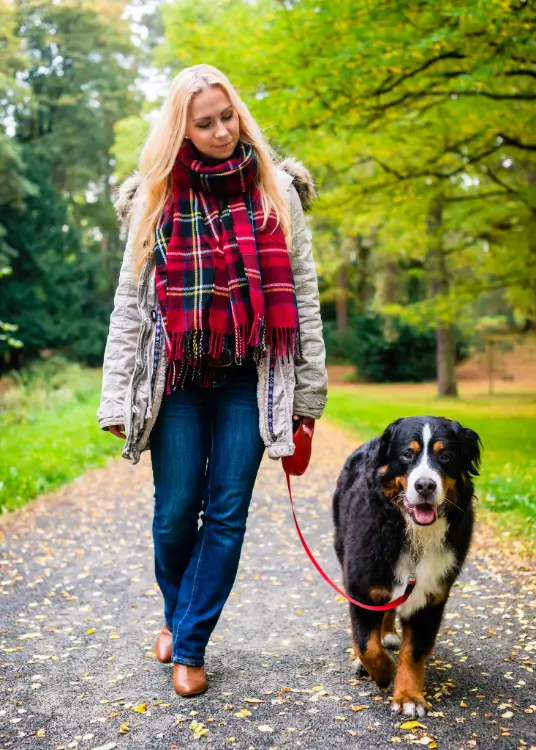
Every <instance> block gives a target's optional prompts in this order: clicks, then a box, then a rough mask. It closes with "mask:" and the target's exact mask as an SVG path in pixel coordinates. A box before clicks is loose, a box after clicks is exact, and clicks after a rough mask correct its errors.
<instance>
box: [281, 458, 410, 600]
mask: <svg viewBox="0 0 536 750" xmlns="http://www.w3.org/2000/svg"><path fill="white" fill-rule="evenodd" d="M286 476H287V487H288V496H289V499H290V508H291V510H292V515H293V517H294V523H295V524H296V531H297V532H298V536H299V537H300V542H301V543H302V546H303V549H304V550H305V551H306V553H307V557H308V558H309V560H310V561H311V562H312V563H313V565H314V566H315V568H316V569H317V570H318V572H319V573H320V575H321V576H322V578H323V579H324V580H325V581H326V582H327V583H329V585H330V586H331V588H332V589H335V591H336V592H337V593H338V594H339V595H340V596H342V597H343V598H344V599H346V601H348V602H350V603H351V604H355V605H356V607H361V608H362V609H371V610H372V611H373V612H386V611H387V610H388V609H395V608H396V607H399V606H400V605H401V604H404V602H405V601H407V599H408V597H409V595H410V594H411V592H412V591H413V589H414V588H415V583H416V581H415V578H410V579H409V581H408V583H407V586H406V590H405V591H404V593H403V594H402V596H399V597H397V598H396V599H393V600H392V601H390V602H387V604H379V605H377V606H374V605H372V604H363V602H358V601H356V600H355V599H352V597H350V596H348V594H345V593H344V591H343V590H342V589H340V588H339V587H338V586H337V585H336V584H335V583H333V581H332V580H331V578H330V577H329V576H328V574H327V573H325V572H324V570H323V569H322V568H321V567H320V564H319V563H318V562H317V561H316V559H315V557H314V555H313V553H312V552H311V550H310V549H309V547H308V546H307V542H306V541H305V539H304V538H303V534H302V533H301V529H300V526H299V524H298V519H297V518H296V512H295V510H294V502H293V501H292V490H291V488H290V474H289V473H288V472H286Z"/></svg>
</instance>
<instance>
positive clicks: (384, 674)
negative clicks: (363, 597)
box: [354, 621, 395, 688]
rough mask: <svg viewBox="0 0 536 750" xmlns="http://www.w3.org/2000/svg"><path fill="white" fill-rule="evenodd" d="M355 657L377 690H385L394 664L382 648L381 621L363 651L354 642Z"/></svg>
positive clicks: (393, 671)
mask: <svg viewBox="0 0 536 750" xmlns="http://www.w3.org/2000/svg"><path fill="white" fill-rule="evenodd" d="M354 649H355V653H356V656H357V657H358V658H359V659H360V660H361V664H362V665H363V666H364V667H365V669H366V670H367V672H368V673H369V675H370V676H371V678H372V679H373V680H374V682H375V683H376V685H377V686H378V687H379V688H386V687H387V686H388V685H389V683H390V682H391V680H392V679H393V675H394V673H395V664H394V662H393V660H392V659H391V657H390V656H389V655H388V654H387V651H385V649H384V647H383V646H382V639H381V621H380V622H378V623H377V624H376V625H375V627H374V630H373V631H372V633H371V634H370V638H369V640H368V643H367V648H366V649H365V651H361V649H360V648H359V646H357V645H356V643H355V642H354Z"/></svg>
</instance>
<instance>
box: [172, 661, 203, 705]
mask: <svg viewBox="0 0 536 750" xmlns="http://www.w3.org/2000/svg"><path fill="white" fill-rule="evenodd" d="M173 687H174V688H175V692H176V693H178V694H179V695H182V696H183V697H185V698H187V697H189V696H191V695H199V694H200V693H204V692H205V690H206V689H207V675H206V672H205V667H188V666H187V665H186V664H174V665H173Z"/></svg>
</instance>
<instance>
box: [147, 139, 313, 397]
mask: <svg viewBox="0 0 536 750" xmlns="http://www.w3.org/2000/svg"><path fill="white" fill-rule="evenodd" d="M256 175H257V166H256V160H255V154H254V151H253V148H252V147H251V146H250V145H247V144H244V143H242V142H239V143H238V145H237V148H236V149H235V151H234V153H233V154H232V156H231V157H230V158H229V159H227V160H226V161H225V162H223V163H221V164H217V165H216V166H210V165H208V164H206V163H205V162H203V161H201V160H200V155H199V152H198V151H197V150H196V149H195V147H194V146H193V144H192V143H191V141H186V142H185V144H184V145H183V146H182V147H181V149H180V151H179V153H178V155H177V159H176V162H175V165H174V167H173V171H172V176H173V202H172V203H171V202H170V204H169V205H168V206H166V209H165V211H164V214H163V216H162V219H161V221H160V222H159V224H158V227H157V231H156V244H155V248H154V252H155V263H156V287H157V292H158V300H159V305H160V311H161V315H162V320H163V322H164V332H165V341H166V346H167V352H168V358H169V361H170V368H169V375H168V388H167V391H168V393H170V392H171V391H172V390H173V389H174V388H175V387H176V386H177V385H178V384H181V385H182V386H183V387H184V385H185V382H186V378H187V376H188V374H190V375H191V376H192V377H193V376H195V374H198V375H199V376H203V379H204V382H205V384H207V385H208V384H209V383H210V381H211V379H212V374H213V364H214V362H215V361H216V360H217V359H218V358H219V357H220V356H221V355H222V353H223V352H224V350H226V349H229V350H230V352H231V355H232V359H233V360H234V361H235V362H237V363H239V364H240V363H241V361H242V358H243V357H245V356H247V355H248V354H252V355H253V357H254V359H255V360H256V361H258V360H259V359H260V358H261V357H263V356H264V355H265V353H266V348H267V346H268V347H269V349H270V352H271V354H272V356H284V355H293V354H294V352H295V351H296V350H297V349H298V347H299V318H298V308H297V304H296V294H295V291H294V280H293V277H292V270H291V266H290V257H289V253H288V249H287V245H286V241H285V236H284V234H283V231H282V229H281V228H280V227H279V226H278V225H277V220H276V217H275V215H274V214H273V213H272V215H271V216H270V217H269V219H268V222H267V224H266V226H265V227H264V229H262V228H261V227H262V224H263V211H262V206H261V196H260V191H259V189H258V188H257V186H256V184H255V178H256Z"/></svg>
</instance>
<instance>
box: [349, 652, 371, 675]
mask: <svg viewBox="0 0 536 750" xmlns="http://www.w3.org/2000/svg"><path fill="white" fill-rule="evenodd" d="M351 663H352V669H353V670H354V671H355V673H356V676H357V677H364V676H365V675H366V674H368V672H367V670H366V669H365V667H364V666H363V663H362V661H361V659H360V658H359V656H356V657H355V658H354V659H352V662H351Z"/></svg>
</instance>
